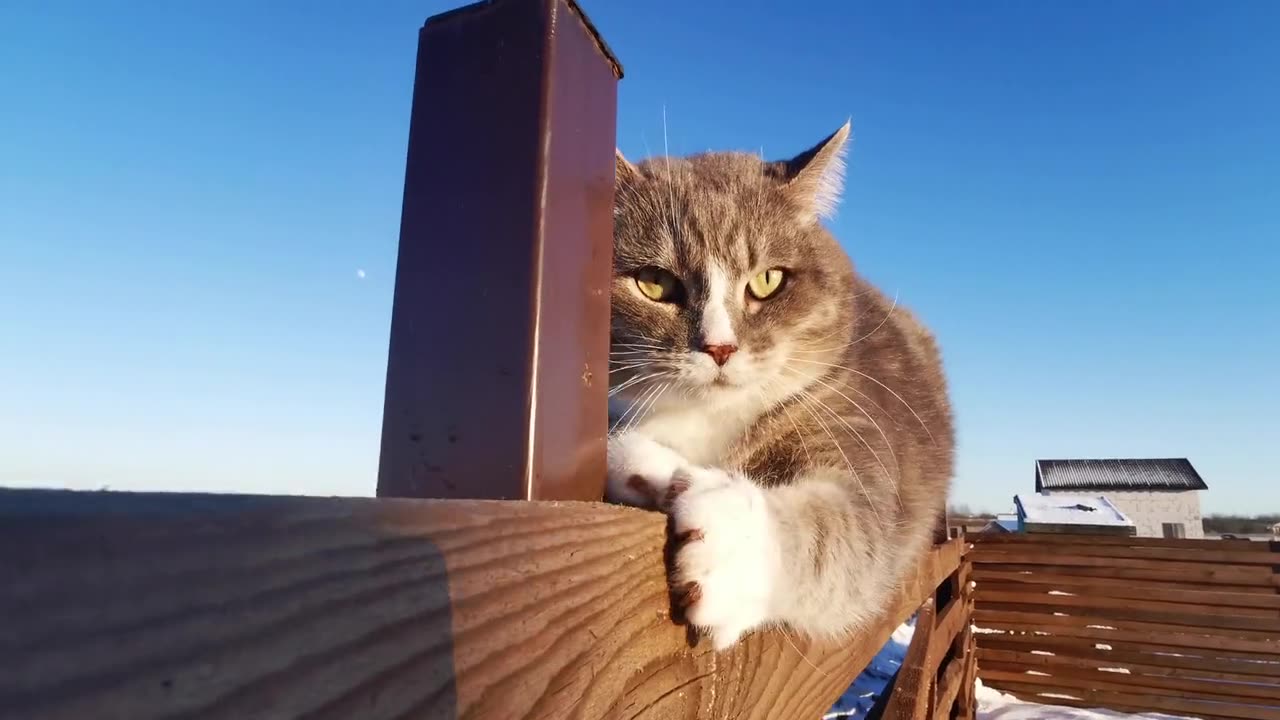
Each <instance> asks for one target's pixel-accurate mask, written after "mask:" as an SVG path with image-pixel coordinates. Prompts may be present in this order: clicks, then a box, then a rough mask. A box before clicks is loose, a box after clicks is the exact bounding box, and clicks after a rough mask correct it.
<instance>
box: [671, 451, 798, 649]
mask: <svg viewBox="0 0 1280 720" xmlns="http://www.w3.org/2000/svg"><path fill="white" fill-rule="evenodd" d="M671 494H672V495H673V496H674V497H673V499H672V500H671V502H670V508H669V512H670V514H671V517H672V521H673V532H674V533H675V538H674V541H675V542H676V544H677V549H676V552H675V559H674V562H673V566H672V568H671V588H672V593H673V598H674V602H675V604H676V606H677V608H678V609H680V610H683V612H684V616H685V619H686V620H688V622H689V623H691V624H693V625H694V626H696V627H698V628H700V629H701V630H703V631H704V632H705V633H707V634H708V635H709V636H710V638H711V644H712V646H713V647H715V649H717V650H723V649H725V648H728V647H730V646H732V645H733V644H734V643H736V642H737V641H738V639H739V638H740V637H742V634H743V633H745V632H747V631H748V630H751V629H753V628H755V627H758V626H759V625H761V624H763V623H764V622H766V621H767V620H769V619H770V617H771V614H772V613H771V610H772V605H773V604H774V593H775V592H776V591H777V584H778V582H777V581H778V576H779V575H780V567H781V564H780V561H781V558H780V553H779V547H778V541H777V530H776V528H775V524H774V521H773V518H772V516H771V515H770V513H769V508H768V505H767V503H766V502H765V495H764V490H763V489H762V488H760V487H759V486H758V485H756V484H755V483H753V482H751V481H750V480H748V479H746V478H744V477H741V476H738V475H733V474H730V473H728V472H725V471H723V470H718V469H714V468H695V467H685V468H682V469H681V470H680V472H678V473H676V475H675V479H674V481H673V484H672V491H671Z"/></svg>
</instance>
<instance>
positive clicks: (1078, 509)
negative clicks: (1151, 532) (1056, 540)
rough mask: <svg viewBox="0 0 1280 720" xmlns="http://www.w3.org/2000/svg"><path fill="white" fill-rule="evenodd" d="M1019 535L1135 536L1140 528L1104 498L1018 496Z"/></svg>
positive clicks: (1058, 495) (1068, 495)
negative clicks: (1023, 533) (1022, 533)
mask: <svg viewBox="0 0 1280 720" xmlns="http://www.w3.org/2000/svg"><path fill="white" fill-rule="evenodd" d="M1013 505H1014V508H1015V509H1016V510H1017V517H1018V532H1025V533H1065V534H1074V535H1122V536H1133V535H1135V534H1136V533H1137V527H1136V526H1135V525H1134V522H1133V521H1132V520H1130V519H1129V516H1128V515H1125V514H1124V512H1123V511H1122V510H1121V509H1120V508H1118V507H1116V506H1115V504H1114V503H1112V502H1111V501H1110V500H1108V499H1107V498H1106V496H1104V495H1085V494H1079V495H1076V494H1068V493H1055V494H1053V495H1042V494H1040V493H1036V494H1035V495H1014V496H1013Z"/></svg>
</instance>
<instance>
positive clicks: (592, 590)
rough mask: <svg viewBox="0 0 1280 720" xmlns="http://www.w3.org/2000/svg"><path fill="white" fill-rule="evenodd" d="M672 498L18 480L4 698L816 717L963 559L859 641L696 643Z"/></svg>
mask: <svg viewBox="0 0 1280 720" xmlns="http://www.w3.org/2000/svg"><path fill="white" fill-rule="evenodd" d="M665 541H666V538H665V520H664V518H663V517H662V516H661V515H658V514H656V513H649V512H644V511H640V510H634V509H628V508H621V507H616V506H609V505H604V504H598V503H554V502H546V503H543V502H533V503H530V502H496V501H419V500H388V499H383V500H374V499H324V498H269V497H245V496H200V495H181V494H127V493H70V492H40V491H0V667H3V668H4V672H0V708H3V714H4V716H5V717H15V718H32V719H39V720H61V719H64V718H65V719H67V720H71V719H77V720H78V719H81V718H94V719H95V720H113V719H117V718H118V719H120V720H125V719H128V720H135V719H138V718H150V717H172V716H182V717H184V718H237V719H239V718H250V719H251V718H262V717H272V718H301V717H306V718H315V719H321V718H324V719H327V718H352V717H359V718H362V719H366V718H367V719H368V720H379V719H380V718H399V717H414V718H416V717H444V718H475V719H477V720H480V719H488V718H512V719H514V720H521V719H529V720H532V719H533V718H548V719H550V718H556V719H561V718H563V719H564V720H582V719H587V718H614V717H624V718H635V719H636V720H648V719H655V718H695V717H698V718H701V717H738V718H744V719H758V720H764V719H765V718H769V719H773V718H777V719H779V720H789V719H790V718H796V719H797V720H799V719H801V718H803V719H804V720H812V718H814V717H818V716H820V715H821V714H822V712H824V711H825V710H826V709H828V708H829V707H830V705H831V703H832V702H833V701H834V699H835V698H836V697H837V696H838V695H839V694H840V693H841V692H842V691H843V690H844V689H845V688H846V687H847V686H848V684H849V682H850V681H851V679H852V678H853V677H854V676H855V675H856V674H857V673H858V672H859V671H860V670H861V669H862V668H863V667H864V666H865V664H866V663H867V662H868V661H869V660H870V658H871V657H872V655H874V653H875V652H876V651H877V650H878V649H879V648H880V647H881V646H882V645H883V644H884V642H885V641H886V640H887V638H888V636H889V635H890V633H891V632H892V631H893V628H894V627H896V626H897V625H898V624H899V623H900V622H901V621H902V620H903V619H904V618H906V617H907V616H909V615H910V613H911V612H912V611H913V610H914V609H915V608H916V607H917V606H918V605H919V603H920V602H921V601H922V599H923V598H925V597H928V596H930V595H931V593H932V592H933V591H934V589H935V588H936V587H937V585H938V584H939V583H940V582H942V581H943V580H945V579H946V577H947V576H948V575H949V574H950V573H951V572H952V571H953V570H954V569H955V567H956V566H957V565H958V563H959V561H960V557H961V553H960V550H961V549H960V548H959V547H958V546H955V545H948V546H944V547H942V548H938V549H935V550H933V551H932V552H931V553H930V554H929V555H928V556H927V557H926V558H925V559H924V560H923V561H922V562H921V563H920V565H919V566H918V567H917V569H916V572H915V573H914V574H913V576H912V577H911V578H910V579H909V582H908V583H907V585H906V587H904V589H903V591H902V592H901V593H900V594H899V596H898V597H897V599H896V601H895V603H894V605H893V607H891V608H888V609H887V610H886V614H885V620H884V622H883V623H881V624H878V625H877V626H875V627H872V628H869V629H867V631H865V632H863V633H860V634H858V635H856V636H854V637H851V638H849V639H848V641H847V642H846V643H843V644H840V645H830V644H819V643H816V642H811V641H808V640H806V639H804V638H799V637H791V638H786V637H783V636H782V634H781V633H779V632H777V631H769V632H760V633H756V634H753V635H751V636H749V637H748V638H747V639H746V640H745V641H744V643H743V644H742V645H740V646H739V647H737V648H736V649H734V650H733V651H731V652H726V653H721V654H716V653H714V652H712V651H711V650H710V648H709V646H708V645H707V643H706V642H702V643H700V644H698V645H696V646H690V645H689V644H688V642H687V635H686V628H684V627H682V626H679V625H676V624H674V623H673V622H672V620H671V618H670V615H669V600H668V596H667V586H666V574H665V569H664V567H663V564H662V557H663V547H664V543H665Z"/></svg>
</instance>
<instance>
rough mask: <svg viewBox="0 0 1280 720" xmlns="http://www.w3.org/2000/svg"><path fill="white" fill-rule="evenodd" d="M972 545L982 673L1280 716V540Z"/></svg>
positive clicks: (1087, 695)
mask: <svg viewBox="0 0 1280 720" xmlns="http://www.w3.org/2000/svg"><path fill="white" fill-rule="evenodd" d="M974 545H975V548H974V550H973V551H972V552H971V553H970V556H971V560H972V563H973V577H974V580H975V581H976V583H977V588H976V590H975V603H976V604H975V610H974V614H973V618H974V624H975V625H976V626H977V627H978V629H979V632H978V633H977V644H978V676H979V678H981V680H982V682H983V683H984V684H986V685H989V686H991V687H994V688H997V689H999V690H1003V691H1005V692H1009V693H1012V694H1014V695H1018V696H1020V697H1023V698H1025V699H1028V700H1032V701H1037V702H1047V703H1053V704H1062V705H1075V706H1082V707H1107V708H1112V709H1115V710H1121V711H1126V712H1147V711H1155V712H1165V713H1174V714H1178V715H1189V716H1194V717H1200V718H1232V719H1248V720H1280V575H1278V574H1277V572H1278V571H1280V547H1278V546H1277V545H1276V544H1274V543H1263V542H1250V541H1247V540H1246V541H1230V540H1164V539H1154V538H1122V537H1101V536H1090V537H1085V536H1078V535H1075V536H1069V535H1056V534H1048V533H1046V534H1026V535H989V536H982V537H980V538H977V539H976V542H975V543H974Z"/></svg>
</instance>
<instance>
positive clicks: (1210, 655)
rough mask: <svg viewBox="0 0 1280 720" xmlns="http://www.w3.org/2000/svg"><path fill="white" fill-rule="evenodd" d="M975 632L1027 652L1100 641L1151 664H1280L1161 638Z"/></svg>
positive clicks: (989, 643) (1089, 648) (1251, 669)
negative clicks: (1189, 661) (1148, 658)
mask: <svg viewBox="0 0 1280 720" xmlns="http://www.w3.org/2000/svg"><path fill="white" fill-rule="evenodd" d="M977 634H978V635H979V636H980V637H981V640H980V641H979V646H980V647H990V648H1002V649H1006V650H1016V649H1025V650H1028V651H1031V650H1036V651H1042V652H1059V653H1063V654H1066V653H1072V652H1074V653H1078V654H1084V655H1090V656H1091V655H1092V654H1093V653H1095V652H1102V651H1103V650H1102V649H1100V648H1098V647H1097V646H1098V645H1100V644H1101V645H1106V646H1107V647H1109V648H1111V649H1110V650H1106V652H1108V653H1113V652H1114V653H1134V654H1150V655H1151V657H1152V662H1153V663H1156V662H1158V663H1159V664H1164V665H1169V666H1171V667H1173V666H1175V665H1174V663H1175V662H1176V661H1179V660H1187V659H1193V660H1195V661H1196V662H1200V663H1203V664H1204V665H1205V667H1211V666H1212V663H1223V664H1224V667H1225V666H1230V667H1229V668H1228V669H1234V670H1236V671H1238V672H1242V673H1246V674H1248V673H1256V674H1260V675H1271V674H1272V671H1271V670H1269V668H1272V667H1280V666H1272V665H1269V664H1268V663H1271V662H1274V660H1275V655H1273V654H1272V653H1255V652H1241V651H1231V650H1220V649H1218V648H1204V647H1199V648H1198V647H1188V646H1185V645H1170V644H1167V643H1164V642H1161V641H1160V640H1154V641H1153V640H1133V639H1129V638H1124V639H1120V638H1115V637H1111V638H1107V639H1105V640H1102V639H1097V638H1089V637H1072V636H1071V635H1065V634H1053V635H1047V634H1040V635H1037V634H1033V633H1032V632H1031V631H1029V630H1027V629H1026V628H1016V629H1015V630H1013V631H1005V632H1001V633H997V632H981V633H977Z"/></svg>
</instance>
